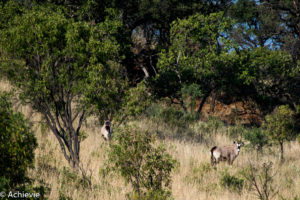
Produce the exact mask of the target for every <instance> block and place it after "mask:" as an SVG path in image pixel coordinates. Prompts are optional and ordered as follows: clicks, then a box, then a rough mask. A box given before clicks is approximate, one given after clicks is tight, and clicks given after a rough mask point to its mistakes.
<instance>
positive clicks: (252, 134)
mask: <svg viewBox="0 0 300 200" xmlns="http://www.w3.org/2000/svg"><path fill="white" fill-rule="evenodd" d="M243 137H244V139H245V140H247V141H249V142H250V146H251V147H252V148H254V149H256V150H257V151H262V148H263V147H264V146H265V145H267V144H268V137H267V135H266V134H265V132H264V131H263V130H262V129H261V128H252V129H249V130H247V131H246V132H245V134H244V135H243Z"/></svg>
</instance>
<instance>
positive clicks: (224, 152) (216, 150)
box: [210, 141, 241, 166]
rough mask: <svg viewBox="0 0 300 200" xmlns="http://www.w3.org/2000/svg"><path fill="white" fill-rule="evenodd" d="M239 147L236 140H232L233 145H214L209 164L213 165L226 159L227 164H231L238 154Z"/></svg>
mask: <svg viewBox="0 0 300 200" xmlns="http://www.w3.org/2000/svg"><path fill="white" fill-rule="evenodd" d="M240 148H241V144H240V143H237V142H235V141H234V142H233V145H228V146H223V147H217V146H214V147H213V148H212V149H211V150H210V152H211V165H212V166H214V165H215V164H218V163H219V162H220V161H227V162H228V164H230V165H232V164H233V161H234V160H235V159H236V158H237V156H238V155H239V152H240Z"/></svg>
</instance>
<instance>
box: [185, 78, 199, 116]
mask: <svg viewBox="0 0 300 200" xmlns="http://www.w3.org/2000/svg"><path fill="white" fill-rule="evenodd" d="M181 94H182V101H184V102H186V101H187V102H186V103H185V104H186V105H185V106H186V107H188V108H190V110H191V112H192V113H193V112H194V111H195V108H196V100H197V99H199V98H201V97H202V92H201V89H200V86H199V85H197V84H194V83H193V84H191V85H185V86H183V88H182V89H181ZM188 101H189V102H188Z"/></svg>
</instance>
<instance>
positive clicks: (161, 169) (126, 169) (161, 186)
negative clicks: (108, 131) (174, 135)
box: [109, 127, 177, 199]
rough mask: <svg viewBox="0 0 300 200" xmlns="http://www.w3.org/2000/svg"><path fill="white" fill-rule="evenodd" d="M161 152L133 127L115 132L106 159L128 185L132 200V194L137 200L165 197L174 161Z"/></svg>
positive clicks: (152, 142) (163, 151)
mask: <svg viewBox="0 0 300 200" xmlns="http://www.w3.org/2000/svg"><path fill="white" fill-rule="evenodd" d="M165 150H166V149H165V148H164V147H163V146H162V145H159V146H156V145H155V139H154V137H153V136H152V135H150V134H149V133H147V132H146V133H145V132H141V131H139V130H137V129H135V128H133V127H125V128H124V129H121V130H117V131H116V132H115V137H114V138H113V142H112V144H111V146H110V152H109V160H110V163H112V168H113V170H115V171H117V172H120V174H121V175H122V176H123V177H124V178H125V180H126V181H127V182H129V183H130V184H131V185H132V187H133V190H134V191H133V193H132V194H130V195H132V199H136V198H135V197H134V196H136V195H138V196H137V197H138V199H139V198H142V199H143V198H144V199H151V198H152V197H153V198H158V196H159V198H158V199H168V198H169V196H170V192H169V190H168V187H169V186H170V184H171V176H170V175H171V172H172V169H173V168H174V167H175V164H176V163H177V162H176V160H174V159H173V158H172V157H171V156H170V155H169V154H168V153H166V152H165ZM158 194H159V195H158ZM130 195H129V196H130ZM149 195H150V196H149ZM152 195H154V196H152ZM157 195H158V196H157ZM161 195H162V196H161Z"/></svg>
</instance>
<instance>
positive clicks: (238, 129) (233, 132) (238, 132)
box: [227, 125, 247, 139]
mask: <svg viewBox="0 0 300 200" xmlns="http://www.w3.org/2000/svg"><path fill="white" fill-rule="evenodd" d="M245 132H247V130H246V128H245V127H244V126H242V125H236V126H229V127H228V129H227V134H228V135H229V136H230V137H232V138H235V139H240V138H242V137H243V135H244V134H245Z"/></svg>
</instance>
